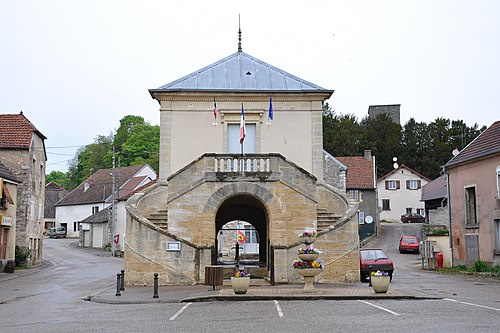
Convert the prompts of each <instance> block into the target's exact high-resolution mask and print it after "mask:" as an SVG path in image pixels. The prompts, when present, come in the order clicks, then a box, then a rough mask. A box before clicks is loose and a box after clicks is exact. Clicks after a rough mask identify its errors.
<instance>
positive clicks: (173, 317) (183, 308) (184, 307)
mask: <svg viewBox="0 0 500 333" xmlns="http://www.w3.org/2000/svg"><path fill="white" fill-rule="evenodd" d="M191 304H193V303H191V302H190V303H188V304H186V305H184V306H183V307H182V309H180V310H179V311H177V313H176V314H174V315H173V316H172V318H170V320H175V318H177V317H179V315H180V314H181V313H182V311H184V310H186V309H187V307H188V306H190V305H191Z"/></svg>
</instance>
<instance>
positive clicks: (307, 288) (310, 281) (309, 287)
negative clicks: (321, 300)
mask: <svg viewBox="0 0 500 333" xmlns="http://www.w3.org/2000/svg"><path fill="white" fill-rule="evenodd" d="M295 271H296V272H297V274H299V275H302V276H303V277H304V289H303V290H304V292H309V293H311V292H315V289H314V277H315V276H316V275H318V274H319V273H321V268H297V269H295Z"/></svg>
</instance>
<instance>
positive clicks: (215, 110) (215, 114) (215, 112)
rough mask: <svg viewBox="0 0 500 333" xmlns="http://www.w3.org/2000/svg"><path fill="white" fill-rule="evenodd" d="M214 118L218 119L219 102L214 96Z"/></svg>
mask: <svg viewBox="0 0 500 333" xmlns="http://www.w3.org/2000/svg"><path fill="white" fill-rule="evenodd" d="M214 119H215V120H216V121H217V103H216V102H215V97H214Z"/></svg>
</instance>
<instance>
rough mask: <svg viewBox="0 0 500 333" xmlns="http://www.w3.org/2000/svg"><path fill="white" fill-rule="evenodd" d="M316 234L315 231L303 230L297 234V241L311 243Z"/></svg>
mask: <svg viewBox="0 0 500 333" xmlns="http://www.w3.org/2000/svg"><path fill="white" fill-rule="evenodd" d="M317 235H318V233H317V232H316V231H304V232H303V233H301V234H299V241H300V242H301V243H304V244H312V243H314V241H315V240H316V236H317Z"/></svg>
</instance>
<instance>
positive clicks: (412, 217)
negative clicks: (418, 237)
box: [401, 213, 425, 223]
mask: <svg viewBox="0 0 500 333" xmlns="http://www.w3.org/2000/svg"><path fill="white" fill-rule="evenodd" d="M401 222H403V223H412V222H413V223H424V222H425V217H424V216H422V215H420V214H416V213H411V214H404V215H401Z"/></svg>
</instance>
